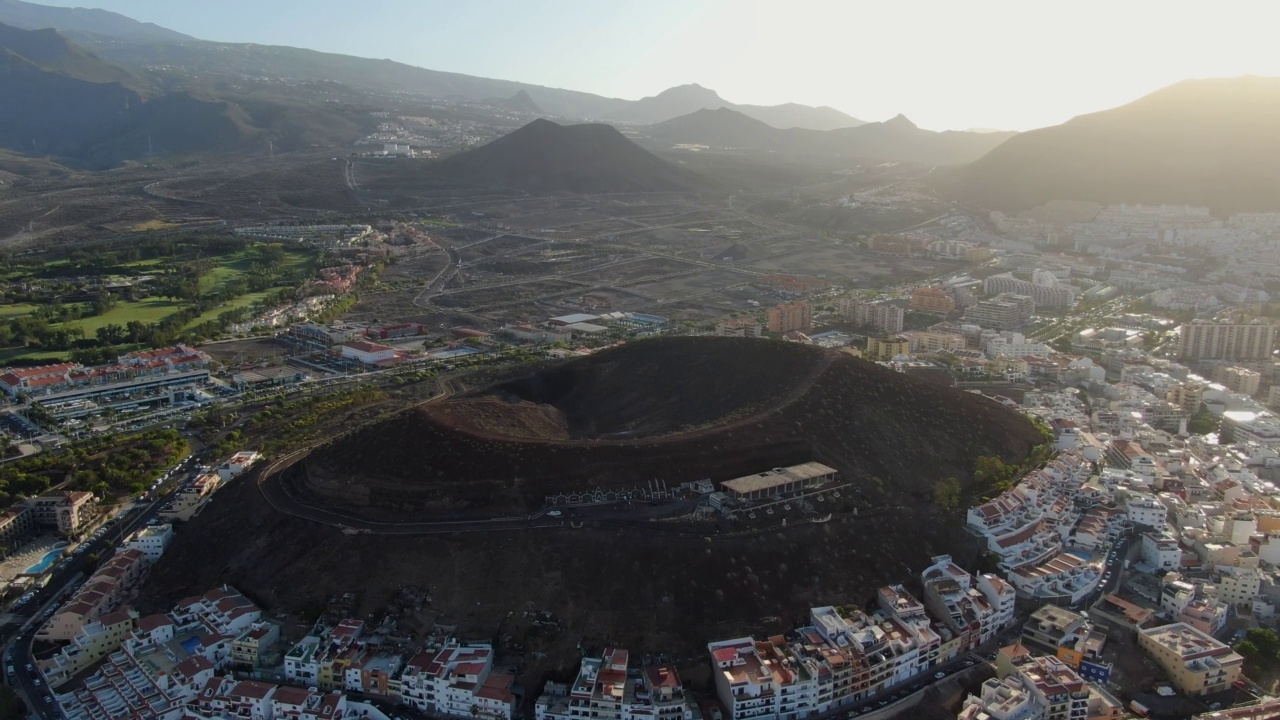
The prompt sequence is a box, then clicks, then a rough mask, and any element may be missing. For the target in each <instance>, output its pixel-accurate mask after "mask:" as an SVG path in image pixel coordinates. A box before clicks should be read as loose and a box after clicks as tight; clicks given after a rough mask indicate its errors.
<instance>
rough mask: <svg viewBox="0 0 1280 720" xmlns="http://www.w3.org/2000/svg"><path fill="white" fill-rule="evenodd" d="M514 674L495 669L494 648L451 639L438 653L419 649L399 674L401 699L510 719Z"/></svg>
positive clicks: (444, 711)
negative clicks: (499, 671)
mask: <svg viewBox="0 0 1280 720" xmlns="http://www.w3.org/2000/svg"><path fill="white" fill-rule="evenodd" d="M512 681H513V678H511V676H509V675H506V674H505V673H497V674H495V673H493V649H492V648H491V647H489V646H488V645H459V644H458V643H457V641H450V642H449V643H448V644H446V645H445V646H444V647H443V648H442V649H440V650H439V651H437V652H435V653H430V652H427V653H420V654H418V655H416V656H414V658H413V659H412V660H410V661H409V662H408V663H407V664H406V665H405V669H404V672H403V673H402V674H401V675H400V701H401V702H403V703H404V704H406V705H409V706H411V707H413V708H415V709H417V710H420V711H422V712H425V713H431V714H437V715H454V716H457V717H474V716H475V715H476V714H477V713H478V715H479V717H482V718H494V719H495V720H511V715H512V713H513V711H514V710H515V697H514V695H513V694H512V693H511V684H512Z"/></svg>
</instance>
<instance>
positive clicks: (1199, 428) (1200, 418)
mask: <svg viewBox="0 0 1280 720" xmlns="http://www.w3.org/2000/svg"><path fill="white" fill-rule="evenodd" d="M1221 424H1222V421H1221V420H1220V419H1219V418H1217V417H1216V416H1214V414H1213V413H1211V412H1209V408H1207V407H1205V406H1203V405H1201V406H1200V411H1199V412H1197V413H1196V414H1195V415H1194V416H1193V417H1192V418H1191V420H1190V421H1189V422H1187V432H1189V433H1191V434H1193V435H1207V434H1209V433H1212V432H1217V431H1218V428H1219V427H1220V426H1221Z"/></svg>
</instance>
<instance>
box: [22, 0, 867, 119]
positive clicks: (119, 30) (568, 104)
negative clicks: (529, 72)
mask: <svg viewBox="0 0 1280 720" xmlns="http://www.w3.org/2000/svg"><path fill="white" fill-rule="evenodd" d="M0 22H3V23H8V24H11V25H14V26H15V27H20V28H22V29H28V30H34V29H42V28H53V29H55V30H58V31H59V32H60V33H63V34H65V35H69V36H70V37H71V38H72V39H73V40H75V41H76V42H78V43H80V44H81V45H84V46H88V47H89V48H90V49H92V50H93V51H95V52H96V53H97V54H98V55H100V56H102V57H104V58H106V59H107V60H110V61H112V62H115V63H117V64H120V65H123V66H126V67H128V68H131V69H134V70H141V69H144V68H154V67H164V66H186V67H190V68H193V69H199V70H201V71H203V72H213V73H221V74H228V75H247V76H253V77H257V76H260V75H263V74H266V75H274V76H279V77H289V78H293V79H297V80H305V81H316V82H318V81H334V82H339V83H342V84H345V85H352V86H362V85H364V86H369V87H377V88H379V89H382V90H386V91H393V92H416V93H421V94H424V95H427V96H430V97H439V98H461V99H467V100H476V101H483V100H489V99H492V98H511V97H512V96H515V95H517V94H518V93H521V92H523V93H526V94H527V95H528V97H529V98H530V100H531V101H532V103H533V105H534V106H536V107H538V108H539V109H540V110H541V111H543V112H545V113H548V114H552V115H557V116H560V117H564V118H569V119H578V120H590V121H596V120H608V121H612V122H621V123H640V124H648V123H653V122H660V121H662V120H667V119H670V118H673V117H677V116H679V115H683V114H686V113H688V112H692V111H694V110H697V109H699V108H701V107H720V106H722V105H728V106H732V107H734V108H736V109H738V110H740V111H742V112H744V113H747V114H749V115H752V116H753V117H758V118H760V119H762V120H765V121H766V122H769V123H770V124H773V125H775V126H777V127H780V128H785V127H811V128H813V129H818V130H829V129H833V128H836V127H853V126H856V125H859V124H861V123H862V122H863V121H861V120H858V119H857V118H854V117H852V116H850V115H847V114H845V113H843V112H840V111H839V110H836V109H834V108H831V107H827V106H822V107H816V108H815V107H810V106H807V105H801V104H798V103H784V104H782V105H736V104H733V103H729V102H728V101H726V100H724V99H722V98H720V96H719V95H718V94H717V93H716V92H715V91H714V90H709V89H707V88H704V87H702V86H700V85H697V84H696V83H690V84H687V85H677V86H674V87H671V88H667V89H666V90H664V91H662V92H660V93H658V94H657V95H653V96H649V97H645V98H641V99H639V100H626V99H622V98H610V97H604V96H601V95H595V94H592V93H586V92H580V91H576V90H568V89H563V88H553V87H546V86H541V85H535V84H531V83H523V82H519V81H514V80H501V79H496V78H484V77H478V76H472V75H466V74H462V73H451V72H444V71H439V70H431V69H428V68H421V67H416V66H413V65H409V64H407V63H401V62H396V61H394V60H390V59H386V58H382V59H378V58H365V57H358V56H353V55H343V54H340V53H329V52H324V51H319V50H311V49H307V48H295V47H289V46H284V45H263V44H258V43H224V42H214V41H206V40H200V39H198V38H194V37H191V36H189V35H185V34H183V33H179V32H176V31H173V30H169V29H167V28H163V27H161V26H159V25H154V24H152V23H144V22H139V21H137V20H133V19H132V18H129V17H126V16H124V15H120V14H118V13H112V12H107V11H104V10H90V9H84V8H62V7H50V6H44V5H36V4H34V3H28V2H23V1H22V0H0ZM308 66H309V67H308ZM515 109H518V108H515ZM536 114H543V113H542V112H539V113H536Z"/></svg>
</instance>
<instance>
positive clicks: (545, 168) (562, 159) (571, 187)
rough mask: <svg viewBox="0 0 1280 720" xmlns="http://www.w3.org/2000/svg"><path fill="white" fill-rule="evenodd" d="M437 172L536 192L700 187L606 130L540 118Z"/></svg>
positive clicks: (611, 129)
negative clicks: (563, 123) (562, 123)
mask: <svg viewBox="0 0 1280 720" xmlns="http://www.w3.org/2000/svg"><path fill="white" fill-rule="evenodd" d="M437 169H438V171H439V172H440V173H442V174H443V175H444V176H445V177H447V178H449V179H452V180H455V181H461V182H466V183H472V184H478V185H488V186H507V187H518V188H522V189H526V190H534V191H539V192H571V193H600V192H652V191H661V190H684V189H688V188H690V187H693V186H697V185H700V184H702V183H704V182H705V181H704V180H703V179H701V178H699V177H697V176H695V175H693V174H692V173H689V172H687V171H685V170H682V169H680V168H678V167H676V166H674V165H672V164H670V163H668V162H667V161H665V160H663V159H661V158H659V157H658V156H656V155H654V154H652V153H650V152H648V151H647V150H645V149H644V148H641V147H640V146H639V145H636V144H635V143H633V142H632V141H630V140H628V139H627V138H626V136H624V135H623V134H622V133H620V132H618V130H617V129H616V128H614V127H613V126H611V125H602V124H588V125H560V124H558V123H554V122H552V121H550V120H546V119H544V118H538V119H537V120H534V121H532V122H530V123H528V124H527V125H525V126H524V127H521V128H519V129H517V130H514V131H512V132H510V133H508V134H506V135H504V136H502V137H500V138H498V139H497V140H494V141H492V142H490V143H488V144H486V145H481V146H480V147H478V148H474V149H471V150H467V151H466V152H462V153H458V154H457V155H453V156H451V157H448V158H446V159H444V160H443V161H441V162H440V164H439V165H438V166H437Z"/></svg>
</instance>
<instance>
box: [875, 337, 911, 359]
mask: <svg viewBox="0 0 1280 720" xmlns="http://www.w3.org/2000/svg"><path fill="white" fill-rule="evenodd" d="M910 354H911V340H910V339H909V338H907V337H905V336H903V335H892V336H889V337H870V338H867V355H866V357H867V359H868V360H892V359H893V358H895V357H898V356H899V355H902V356H907V355H910Z"/></svg>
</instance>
